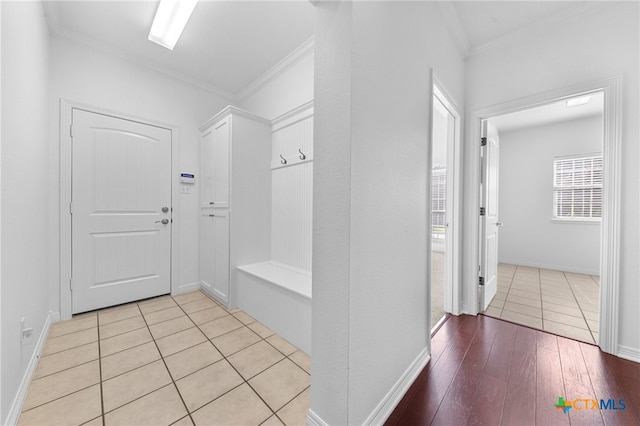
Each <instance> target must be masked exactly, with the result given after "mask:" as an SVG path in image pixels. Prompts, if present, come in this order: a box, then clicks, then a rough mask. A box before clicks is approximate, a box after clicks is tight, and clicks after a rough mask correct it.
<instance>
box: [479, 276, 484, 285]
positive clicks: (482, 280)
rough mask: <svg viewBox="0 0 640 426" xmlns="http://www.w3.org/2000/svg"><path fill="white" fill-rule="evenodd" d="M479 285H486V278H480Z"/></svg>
mask: <svg viewBox="0 0 640 426" xmlns="http://www.w3.org/2000/svg"><path fill="white" fill-rule="evenodd" d="M478 284H479V285H484V277H478Z"/></svg>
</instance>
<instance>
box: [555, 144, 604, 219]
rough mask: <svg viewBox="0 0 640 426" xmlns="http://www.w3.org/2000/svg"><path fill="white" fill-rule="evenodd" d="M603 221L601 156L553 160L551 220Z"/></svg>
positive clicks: (593, 155) (592, 155)
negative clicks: (601, 219)
mask: <svg viewBox="0 0 640 426" xmlns="http://www.w3.org/2000/svg"><path fill="white" fill-rule="evenodd" d="M601 217H602V154H591V155H588V156H584V155H583V156H573V157H558V158H556V159H554V160H553V218H554V219H567V220H572V219H573V220H599V219H600V218H601Z"/></svg>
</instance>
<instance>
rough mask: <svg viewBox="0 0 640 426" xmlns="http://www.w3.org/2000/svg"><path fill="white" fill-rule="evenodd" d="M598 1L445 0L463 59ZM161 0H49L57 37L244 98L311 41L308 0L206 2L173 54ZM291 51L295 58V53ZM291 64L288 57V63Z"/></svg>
mask: <svg viewBox="0 0 640 426" xmlns="http://www.w3.org/2000/svg"><path fill="white" fill-rule="evenodd" d="M596 3H598V2H592V1H457V0H455V1H438V6H439V7H440V10H441V12H442V15H443V19H444V21H445V23H446V25H447V27H448V28H449V30H450V32H451V33H452V35H453V37H454V40H455V41H456V45H457V46H458V48H459V50H460V52H461V53H462V54H463V56H464V57H469V56H472V55H473V54H477V53H478V52H482V51H483V50H486V49H487V48H490V47H491V46H494V45H496V43H500V42H505V40H509V39H513V38H514V35H517V34H521V33H522V32H523V31H526V30H531V29H532V28H536V27H539V28H541V27H543V26H544V24H545V23H547V24H548V23H549V22H550V21H553V22H557V21H558V20H559V19H568V18H570V17H571V16H572V15H575V14H576V13H577V12H579V11H580V9H581V8H582V9H584V8H586V7H591V6H592V5H594V4H596ZM157 4H158V2H157V1H154V0H146V1H135V0H128V1H94V0H73V1H55V0H46V1H45V11H46V14H47V20H48V22H49V28H50V31H51V33H52V35H53V36H58V37H65V38H70V39H73V40H76V41H79V42H81V43H84V44H86V45H89V46H91V47H93V48H97V49H100V50H102V51H106V52H109V53H111V54H116V55H118V56H121V57H125V58H126V59H128V60H131V61H134V62H137V63H139V64H141V65H143V66H147V67H151V68H154V69H156V70H158V71H161V72H163V73H165V74H169V75H172V76H174V77H177V78H180V79H182V80H185V81H189V82H191V83H194V84H196V85H198V86H200V87H203V88H206V89H208V90H211V91H214V92H217V93H219V94H222V95H225V96H227V97H229V98H230V99H234V98H235V99H237V98H242V97H243V96H244V95H246V93H247V92H248V91H250V89H251V88H253V87H256V86H257V84H258V83H259V82H260V81H261V77H262V76H265V75H269V71H270V70H272V71H273V68H274V67H277V66H278V64H279V63H280V62H281V61H283V59H285V58H286V57H287V56H288V55H292V57H293V58H295V57H296V52H298V53H299V52H301V51H304V50H305V49H308V48H310V47H311V46H312V37H313V32H314V28H313V26H314V6H313V4H312V3H311V2H310V1H309V0H285V1H274V0H255V1H244V0H235V1H221V0H200V2H199V3H198V5H197V6H196V8H195V10H194V12H193V15H192V16H191V19H190V20H189V22H188V23H187V26H186V28H185V30H184V32H183V34H182V37H181V38H180V40H179V41H178V44H177V45H176V47H175V49H174V50H173V51H170V50H167V49H165V48H163V47H160V46H158V45H156V44H154V43H152V42H150V41H148V40H147V34H148V32H149V28H150V26H151V22H152V21H153V17H154V15H155V11H156V7H157ZM292 57H291V56H289V58H290V59H291V58H292ZM285 62H286V61H285Z"/></svg>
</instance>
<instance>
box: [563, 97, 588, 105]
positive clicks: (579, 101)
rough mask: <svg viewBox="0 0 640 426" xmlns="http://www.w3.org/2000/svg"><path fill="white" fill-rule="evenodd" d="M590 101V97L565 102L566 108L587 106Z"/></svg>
mask: <svg viewBox="0 0 640 426" xmlns="http://www.w3.org/2000/svg"><path fill="white" fill-rule="evenodd" d="M590 99H591V96H582V97H580V98H573V99H569V100H568V101H567V108H571V107H574V106H579V105H584V104H587V103H589V100H590Z"/></svg>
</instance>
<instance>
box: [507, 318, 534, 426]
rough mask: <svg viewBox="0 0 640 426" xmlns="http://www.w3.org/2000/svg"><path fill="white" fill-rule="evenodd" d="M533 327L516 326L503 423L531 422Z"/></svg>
mask: <svg viewBox="0 0 640 426" xmlns="http://www.w3.org/2000/svg"><path fill="white" fill-rule="evenodd" d="M535 354H536V331H535V330H533V329H530V328H526V327H519V328H518V329H517V331H516V340H515V347H514V349H513V355H512V357H511V365H510V366H509V381H508V383H507V396H506V399H505V402H504V407H503V410H502V419H501V422H502V423H503V424H510V425H511V424H519V425H522V426H524V425H533V424H535V412H536V406H535V401H536V356H535Z"/></svg>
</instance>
